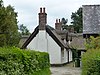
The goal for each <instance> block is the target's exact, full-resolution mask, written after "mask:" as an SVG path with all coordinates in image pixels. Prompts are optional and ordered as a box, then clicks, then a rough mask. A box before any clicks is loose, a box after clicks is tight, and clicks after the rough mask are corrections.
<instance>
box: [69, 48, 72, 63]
mask: <svg viewBox="0 0 100 75" xmlns="http://www.w3.org/2000/svg"><path fill="white" fill-rule="evenodd" d="M71 61H72V51H71V50H70V49H69V62H71Z"/></svg>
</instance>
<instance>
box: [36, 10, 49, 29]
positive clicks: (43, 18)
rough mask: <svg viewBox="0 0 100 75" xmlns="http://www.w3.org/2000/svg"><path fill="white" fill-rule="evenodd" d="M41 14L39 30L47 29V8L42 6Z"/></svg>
mask: <svg viewBox="0 0 100 75" xmlns="http://www.w3.org/2000/svg"><path fill="white" fill-rule="evenodd" d="M38 15H39V30H45V26H46V24H47V14H46V13H45V8H40V13H39V14H38Z"/></svg>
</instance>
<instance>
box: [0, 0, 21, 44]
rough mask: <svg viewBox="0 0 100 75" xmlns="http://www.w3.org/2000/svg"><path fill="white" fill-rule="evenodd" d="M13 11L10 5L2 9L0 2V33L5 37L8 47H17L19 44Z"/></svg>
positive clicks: (0, 2) (15, 15)
mask: <svg viewBox="0 0 100 75" xmlns="http://www.w3.org/2000/svg"><path fill="white" fill-rule="evenodd" d="M14 10H15V9H14V8H13V7H12V6H11V5H9V6H7V7H4V5H3V1H0V33H2V34H4V35H5V38H6V44H7V45H9V46H17V44H18V42H19V33H18V26H17V13H16V12H15V11H14ZM4 35H3V36H4Z"/></svg>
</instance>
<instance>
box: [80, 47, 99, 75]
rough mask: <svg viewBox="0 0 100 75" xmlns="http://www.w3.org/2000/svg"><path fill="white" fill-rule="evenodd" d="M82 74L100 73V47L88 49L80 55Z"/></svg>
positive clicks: (92, 74) (94, 74) (96, 74)
mask: <svg viewBox="0 0 100 75" xmlns="http://www.w3.org/2000/svg"><path fill="white" fill-rule="evenodd" d="M82 75H100V49H91V50H88V51H87V52H86V53H85V54H84V55H83V56H82Z"/></svg>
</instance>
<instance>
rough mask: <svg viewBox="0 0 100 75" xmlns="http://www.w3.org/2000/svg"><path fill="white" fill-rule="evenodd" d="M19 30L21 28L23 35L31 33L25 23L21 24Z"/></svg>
mask: <svg viewBox="0 0 100 75" xmlns="http://www.w3.org/2000/svg"><path fill="white" fill-rule="evenodd" d="M19 30H20V33H21V35H29V34H30V32H29V30H28V29H27V27H26V26H24V25H23V24H21V25H20V27H19Z"/></svg>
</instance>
